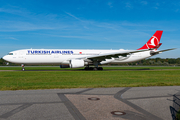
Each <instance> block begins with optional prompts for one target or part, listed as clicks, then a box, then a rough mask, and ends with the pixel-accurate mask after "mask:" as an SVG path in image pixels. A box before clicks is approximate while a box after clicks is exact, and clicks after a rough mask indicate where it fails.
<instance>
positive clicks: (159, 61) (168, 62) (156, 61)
mask: <svg viewBox="0 0 180 120" xmlns="http://www.w3.org/2000/svg"><path fill="white" fill-rule="evenodd" d="M7 63H8V62H6V61H5V60H3V59H2V58H1V59H0V66H6V65H7ZM9 65H10V66H19V64H14V63H9ZM120 65H123V66H126V65H127V66H128V65H137V66H138V65H140V66H142V65H152V66H174V65H175V66H180V58H148V59H144V60H141V61H138V62H133V63H127V64H120Z"/></svg>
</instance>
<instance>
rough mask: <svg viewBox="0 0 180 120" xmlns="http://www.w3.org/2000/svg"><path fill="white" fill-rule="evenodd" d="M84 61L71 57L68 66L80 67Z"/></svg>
mask: <svg viewBox="0 0 180 120" xmlns="http://www.w3.org/2000/svg"><path fill="white" fill-rule="evenodd" d="M84 65H85V63H84V60H78V59H72V60H71V61H70V64H69V66H70V68H80V67H84Z"/></svg>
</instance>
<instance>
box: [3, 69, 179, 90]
mask: <svg viewBox="0 0 180 120" xmlns="http://www.w3.org/2000/svg"><path fill="white" fill-rule="evenodd" d="M20 69H21V68H20V67H12V68H10V67H8V68H5V67H0V70H20ZM104 69H105V70H104V71H84V70H82V69H60V68H58V67H27V68H26V70H27V71H1V72H0V90H22V89H24V90H27V89H55V88H97V87H140V86H174V85H180V67H105V68H104ZM148 69H149V70H148ZM48 70H52V71H48Z"/></svg>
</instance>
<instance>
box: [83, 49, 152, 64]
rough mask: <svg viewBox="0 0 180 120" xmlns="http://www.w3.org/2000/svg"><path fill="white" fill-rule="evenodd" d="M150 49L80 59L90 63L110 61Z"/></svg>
mask: <svg viewBox="0 0 180 120" xmlns="http://www.w3.org/2000/svg"><path fill="white" fill-rule="evenodd" d="M149 50H151V49H145V50H125V51H119V52H113V53H105V54H99V55H92V56H87V57H84V58H80V59H84V60H86V59H89V60H91V61H98V62H100V61H105V60H106V59H112V57H113V58H119V56H127V55H130V54H132V53H137V52H143V51H149Z"/></svg>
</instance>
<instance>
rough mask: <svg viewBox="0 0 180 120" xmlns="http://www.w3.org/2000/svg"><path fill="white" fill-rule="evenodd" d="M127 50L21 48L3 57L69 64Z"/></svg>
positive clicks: (126, 59) (122, 59) (146, 54)
mask: <svg viewBox="0 0 180 120" xmlns="http://www.w3.org/2000/svg"><path fill="white" fill-rule="evenodd" d="M119 51H128V50H123V49H120V50H81V49H76V50H74V49H23V50H17V51H12V52H10V53H9V54H8V55H6V56H4V57H3V59H5V60H7V61H9V62H12V63H18V64H31V65H36V64H58V65H61V64H69V60H71V59H79V58H84V57H87V56H92V55H101V54H105V53H112V52H119ZM148 57H151V55H150V51H144V52H138V53H133V54H130V55H127V56H119V58H111V59H105V61H101V62H100V64H121V63H129V62H135V61H139V60H142V59H145V58H148Z"/></svg>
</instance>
